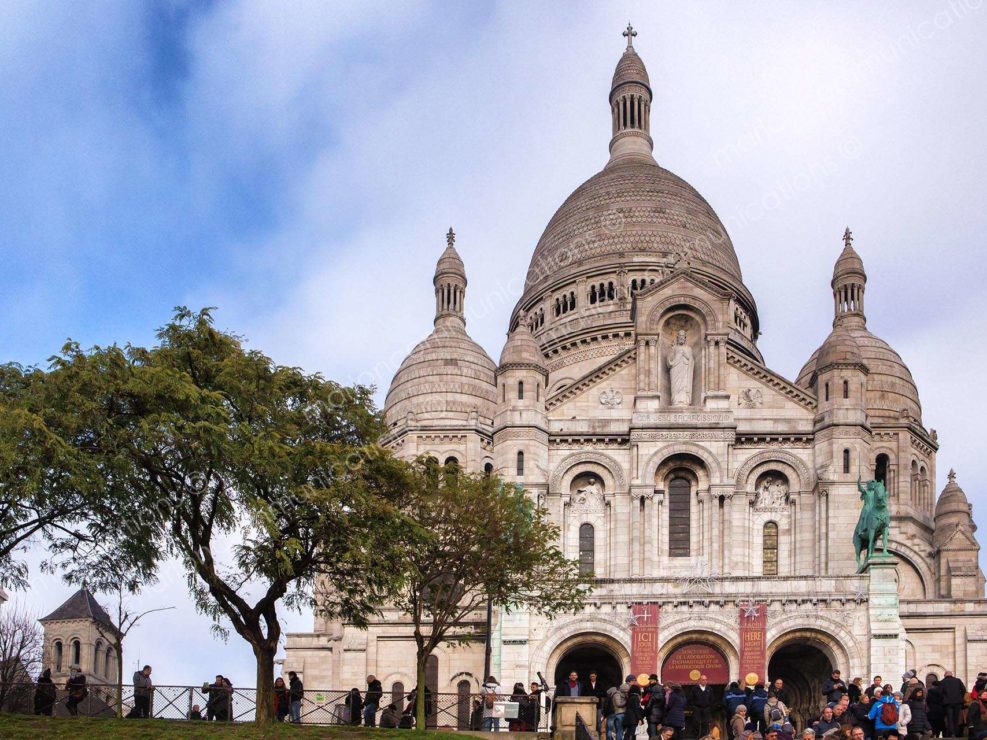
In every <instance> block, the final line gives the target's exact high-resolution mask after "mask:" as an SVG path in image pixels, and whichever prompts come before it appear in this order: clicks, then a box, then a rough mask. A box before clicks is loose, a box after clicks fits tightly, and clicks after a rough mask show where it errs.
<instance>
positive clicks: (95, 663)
mask: <svg viewBox="0 0 987 740" xmlns="http://www.w3.org/2000/svg"><path fill="white" fill-rule="evenodd" d="M102 650H103V641H102V640H96V648H95V649H94V650H93V673H99V668H100V666H99V654H100V652H101V651H102Z"/></svg>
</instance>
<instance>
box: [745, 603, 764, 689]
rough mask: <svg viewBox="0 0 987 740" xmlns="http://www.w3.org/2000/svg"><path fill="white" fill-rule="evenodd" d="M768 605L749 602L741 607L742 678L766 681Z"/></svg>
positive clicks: (750, 682)
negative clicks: (752, 675) (752, 676)
mask: <svg viewBox="0 0 987 740" xmlns="http://www.w3.org/2000/svg"><path fill="white" fill-rule="evenodd" d="M767 635H768V605H767V604H757V603H754V602H748V603H746V604H743V605H742V606H741V607H740V678H741V679H743V680H744V681H747V677H748V676H749V675H750V674H754V675H755V676H757V679H756V680H755V681H747V683H748V684H753V683H756V682H757V681H765V673H766V672H767V671H766V669H767V662H768V639H767Z"/></svg>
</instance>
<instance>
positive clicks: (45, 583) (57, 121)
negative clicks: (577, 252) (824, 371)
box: [0, 0, 987, 685]
mask: <svg viewBox="0 0 987 740" xmlns="http://www.w3.org/2000/svg"><path fill="white" fill-rule="evenodd" d="M983 5H984V3H983V2H982V0H948V1H944V2H935V1H930V2H911V3H909V2H871V3H852V2H802V3H797V4H795V3H774V2H759V3H757V4H748V3H743V4H742V3H731V2H725V1H724V2H713V1H712V0H710V1H709V2H698V3H673V2H666V3H654V2H641V3H635V2H613V3H606V4H603V3H586V2H584V3H580V2H567V3H549V2H544V3H522V2H519V1H518V2H502V3H468V4H467V3H454V2H446V3H431V2H378V3H342V2H341V3H324V2H307V3H306V2H293V3H276V2H240V1H237V0H231V1H230V2H222V3H186V2H163V3H151V2H148V3H133V2H90V3H58V2H52V3H45V2H34V3H28V2H21V1H20V0H9V1H8V2H5V3H3V4H0V126H2V133H3V135H2V136H0V258H2V260H0V265H2V267H0V311H2V315H3V316H5V317H6V320H5V321H3V322H0V352H2V359H3V360H5V361H7V360H14V361H19V362H22V363H25V364H32V363H41V362H44V361H45V359H46V358H47V357H49V356H50V355H51V354H53V353H54V352H56V351H57V350H58V348H59V347H60V346H61V344H62V343H63V342H64V340H65V339H66V338H68V337H71V338H73V339H76V340H78V341H80V342H82V343H83V344H84V345H91V344H94V343H103V344H106V343H111V342H121V343H122V342H127V341H133V342H138V343H146V342H149V341H151V339H152V337H153V333H154V330H155V328H156V327H157V326H159V325H160V324H162V323H163V322H164V321H166V320H167V319H168V317H169V315H170V311H171V308H172V307H173V306H175V305H179V304H188V305H190V306H193V307H199V306H206V305H209V306H217V307H219V311H218V313H217V314H216V315H217V319H218V322H219V323H220V325H222V326H224V327H226V328H230V329H233V330H235V331H237V332H239V333H241V334H244V335H246V336H247V337H248V338H249V339H250V340H251V343H252V344H253V345H254V346H256V347H258V348H260V349H262V350H264V351H265V352H267V353H268V354H271V355H272V356H273V357H275V359H277V360H278V361H280V362H283V363H289V364H297V365H300V366H302V367H304V368H306V369H308V370H313V371H314V370H320V371H323V372H325V373H326V374H328V375H330V376H332V377H334V378H337V379H340V380H343V381H352V380H359V381H361V382H368V383H374V384H376V385H377V386H378V387H380V388H381V391H382V392H383V391H384V390H386V387H387V384H388V382H389V380H390V377H391V375H392V374H393V372H394V370H395V369H396V367H397V365H398V364H399V363H400V361H401V359H402V358H403V357H404V355H405V354H406V353H407V351H408V350H409V349H410V347H411V346H413V345H414V343H416V342H417V341H418V340H420V339H421V338H422V337H424V336H425V335H426V334H427V333H428V331H429V330H430V327H431V319H432V305H433V297H432V288H431V275H432V270H433V268H434V264H435V259H436V258H437V257H438V255H439V253H440V252H441V250H442V248H444V246H445V241H444V234H445V231H446V229H448V227H449V226H450V225H452V226H453V227H454V228H455V229H456V232H457V234H458V235H459V238H458V241H457V247H458V248H459V250H460V253H461V254H462V256H463V259H464V260H465V262H466V267H467V271H468V274H469V279H470V288H469V293H468V296H467V307H468V310H469V314H470V317H469V328H470V331H471V333H472V335H473V336H474V338H476V339H477V340H478V341H479V342H480V343H481V344H482V345H483V346H484V347H485V348H486V349H487V351H488V353H489V354H490V355H491V356H493V357H497V356H499V353H500V348H501V346H502V343H503V339H504V332H505V329H506V322H507V318H508V314H509V311H510V309H511V307H512V306H513V304H514V302H515V300H516V299H517V297H518V295H519V294H520V290H521V285H522V282H523V277H524V273H525V270H526V268H527V263H528V259H529V257H530V254H531V251H532V250H533V248H534V245H535V243H536V242H537V239H538V236H539V235H540V233H541V230H542V229H543V228H544V225H545V224H546V223H547V222H548V219H549V218H550V217H551V215H552V213H553V211H554V210H555V208H557V207H558V205H559V204H561V202H562V201H563V200H564V198H565V197H566V196H567V195H568V193H569V192H571V191H572V190H573V189H574V188H575V187H576V186H577V185H578V184H579V183H581V182H582V181H583V180H585V179H586V178H587V177H589V176H590V175H592V174H593V173H595V172H596V171H598V170H599V169H600V168H601V167H602V165H603V164H604V162H605V161H606V156H607V142H608V140H609V125H610V124H609V120H610V119H609V114H608V109H607V102H606V96H607V93H608V90H609V81H610V76H611V74H612V72H613V67H614V64H615V63H616V61H617V59H618V57H619V55H620V53H621V50H622V48H623V43H624V42H623V39H622V37H621V36H620V32H621V30H622V29H623V28H624V26H625V25H626V23H627V20H628V19H630V20H632V21H633V22H634V25H635V26H636V27H637V29H638V31H639V34H640V35H639V36H638V37H637V40H636V46H637V48H638V49H639V52H640V53H641V55H642V57H643V58H644V60H645V62H646V64H647V65H648V69H649V72H650V75H651V80H652V86H653V88H654V90H655V103H654V106H653V113H652V135H653V137H654V139H655V155H656V158H657V159H658V161H659V163H661V164H662V165H663V166H666V167H668V168H669V169H671V170H672V171H674V172H676V173H677V174H679V175H681V176H683V177H684V178H685V179H686V180H688V181H689V182H691V183H692V184H693V185H694V186H696V188H697V189H698V190H699V191H700V192H701V193H703V195H704V196H705V197H706V198H707V200H709V201H710V203H711V204H712V205H713V207H714V208H715V209H716V210H717V212H718V213H719V215H720V217H721V219H722V220H723V221H724V223H725V224H726V226H727V228H728V230H729V232H730V234H731V237H732V239H733V242H734V244H735V246H736V250H737V253H738V256H739V259H740V263H741V267H742V268H743V271H744V276H745V282H746V283H747V285H748V287H749V288H750V289H751V291H752V292H753V294H754V296H755V298H756V299H757V301H758V307H759V313H760V318H761V324H762V331H763V336H762V337H761V340H760V347H761V349H762V351H763V353H764V355H765V358H766V361H767V363H768V365H769V366H770V367H772V368H773V369H775V370H777V371H778V372H780V373H781V374H783V375H785V376H787V377H789V378H793V377H794V376H795V375H796V374H797V372H798V370H799V368H800V367H801V366H802V364H803V363H804V362H805V360H806V359H807V358H808V357H809V355H810V354H811V352H812V351H813V350H814V349H815V348H816V347H817V346H818V344H819V343H820V342H821V341H822V339H823V338H824V337H825V336H826V334H827V332H828V330H829V324H830V320H831V306H832V301H831V296H830V291H829V278H830V275H831V270H832V264H833V262H834V260H835V259H836V257H837V255H838V254H839V251H840V248H841V246H842V243H841V235H842V233H843V228H844V227H845V226H846V225H848V224H849V225H850V227H851V229H853V231H854V234H855V237H856V240H855V246H856V247H857V249H858V251H859V252H860V254H861V255H862V257H863V259H864V262H865V265H866V267H867V271H868V276H869V282H868V287H867V312H868V323H869V327H870V329H871V330H872V331H874V332H875V333H876V334H878V335H879V336H881V337H882V338H884V339H885V340H887V341H888V342H890V343H891V345H892V346H894V347H895V348H896V349H897V350H898V351H899V352H900V354H901V355H902V356H903V358H904V359H905V361H906V362H907V363H908V365H909V367H910V368H911V370H912V372H913V374H914V376H915V378H916V381H917V383H918V385H919V390H920V393H921V397H922V403H923V413H924V420H925V423H926V425H927V426H931V427H935V428H936V429H937V430H938V431H939V439H940V443H941V445H942V448H941V450H940V453H939V463H938V471H937V473H938V476H937V477H938V479H937V483H936V487H937V490H938V489H941V487H942V485H943V484H944V483H945V474H946V472H947V471H948V470H949V468H950V467H955V468H956V469H957V472H958V473H959V482H960V483H961V485H962V486H963V487H964V489H965V490H966V492H967V494H968V496H969V497H970V499H971V501H972V502H973V503H974V506H975V514H976V516H977V519H978V520H979V521H980V522H981V523H983V522H985V521H987V497H985V496H984V494H983V491H984V488H985V485H987V462H985V460H984V458H983V455H982V454H981V446H982V434H981V432H980V424H981V420H982V419H983V418H987V404H985V402H984V400H983V394H981V393H978V392H977V389H978V388H979V386H980V385H981V383H982V381H981V378H980V372H979V368H981V367H985V366H987V351H985V349H984V347H983V345H982V343H981V342H979V341H978V340H979V337H980V336H982V334H983V330H984V319H983V299H982V295H983V286H984V278H985V268H984V260H983V252H984V236H985V234H987V209H985V208H984V203H985V202H987V178H985V177H984V176H983V169H984V163H985V159H987V157H985V154H987V142H985V138H984V136H983V130H984V122H985V119H987V100H985V98H984V96H983V95H982V90H983V80H984V79H985V78H987V69H985V67H987V9H985V8H984V7H983ZM381 395H382V394H381ZM66 595H67V591H66V590H65V589H64V587H62V586H61V585H59V584H58V583H57V582H55V581H53V580H52V579H48V578H45V577H43V576H38V578H36V579H35V583H34V587H33V588H32V590H31V591H30V592H29V593H27V594H24V595H22V596H20V597H19V598H20V599H21V600H22V601H24V602H26V603H27V604H28V605H29V606H30V607H31V608H34V609H36V610H37V611H38V612H42V611H49V610H51V609H53V608H54V607H55V606H57V604H58V603H59V602H60V601H61V600H62V599H63V598H64V597H65V596H66ZM144 601H146V603H149V604H158V603H162V604H169V603H173V604H177V605H179V606H180V609H178V610H176V611H175V612H169V613H166V614H164V615H155V616H154V617H152V620H153V621H152V622H150V623H149V625H148V626H147V627H145V628H142V629H139V630H138V631H137V632H136V633H135V634H134V636H133V638H132V640H131V648H130V649H131V650H132V651H133V654H134V660H137V657H136V654H139V656H140V660H141V661H149V662H155V663H156V664H157V667H158V669H157V673H156V675H157V677H158V680H159V682H161V683H169V682H175V683H184V682H191V683H198V682H199V681H201V680H202V679H203V678H205V677H209V676H211V675H214V674H215V672H216V671H217V670H218V671H223V672H226V673H229V674H230V675H231V676H232V677H233V678H234V683H236V684H237V685H247V684H249V683H251V682H252V680H253V679H252V676H253V668H252V659H251V656H250V653H249V650H248V649H247V648H246V647H245V645H242V644H240V643H241V641H239V639H238V638H236V637H235V636H234V637H233V638H231V641H230V643H229V645H228V646H225V647H224V646H222V645H220V644H217V643H215V642H214V641H213V639H212V637H211V636H210V635H209V632H208V621H207V620H206V619H204V618H202V617H199V616H197V615H195V614H194V612H193V610H192V609H191V607H189V606H188V604H187V599H186V598H185V594H184V585H183V581H182V579H181V577H180V574H178V573H173V574H171V575H168V576H167V577H166V578H165V579H164V582H163V584H162V585H161V586H160V587H158V588H157V589H155V590H154V591H153V592H151V593H150V594H148V595H147V596H146V597H145V599H144ZM310 625H311V618H310V617H309V616H308V615H299V616H292V617H291V618H290V619H289V629H295V630H303V629H308V628H309V627H310ZM161 630H167V632H168V634H169V640H168V641H166V642H162V641H161V640H160V638H159V637H158V636H159V635H160V634H161Z"/></svg>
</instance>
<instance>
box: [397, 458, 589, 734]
mask: <svg viewBox="0 0 987 740" xmlns="http://www.w3.org/2000/svg"><path fill="white" fill-rule="evenodd" d="M406 476H407V483H406V484H405V490H406V493H405V501H404V511H405V513H406V514H407V516H408V518H409V519H412V520H414V521H415V522H416V524H417V528H415V529H411V528H409V529H408V530H407V531H408V532H409V533H410V536H411V537H412V539H411V540H409V541H407V542H406V543H405V544H404V546H402V547H401V548H400V554H399V557H400V560H397V561H395V562H394V563H393V565H394V567H395V568H396V569H397V570H399V571H400V573H401V577H402V583H401V588H400V591H399V595H398V597H397V598H396V599H395V601H394V605H395V606H396V607H397V608H400V609H403V610H404V611H406V612H407V613H408V614H409V615H410V617H411V619H412V622H413V624H414V634H415V646H416V652H417V660H416V663H417V665H416V669H417V681H418V686H419V687H424V686H425V666H426V663H427V661H428V658H429V656H430V655H431V654H432V652H433V651H434V650H435V649H436V647H438V646H439V645H440V644H443V643H445V644H460V643H465V642H470V641H473V640H476V639H477V634H476V633H475V631H474V629H473V628H472V627H471V625H472V624H475V622H476V621H477V619H479V618H481V617H479V614H480V613H481V611H482V610H484V609H485V608H486V606H487V604H488V603H490V604H493V605H494V606H500V607H502V608H504V609H506V610H508V611H509V610H511V609H521V608H524V609H529V610H531V611H532V612H535V613H537V614H542V615H547V616H553V615H556V614H560V613H566V612H574V611H577V610H578V609H580V608H581V607H582V606H583V604H584V602H585V598H586V596H587V595H588V592H589V589H590V587H589V585H588V583H587V582H586V581H584V580H582V579H581V578H580V576H579V569H578V564H577V563H576V562H575V561H573V560H569V559H567V558H566V557H565V556H564V555H563V554H562V551H561V550H560V549H559V544H558V543H559V529H558V527H557V526H556V525H555V524H553V523H552V522H551V521H550V520H549V519H548V518H547V516H546V515H545V512H544V510H541V509H539V508H537V506H536V505H535V503H534V502H533V501H532V500H531V498H530V497H529V496H528V495H527V494H526V493H525V491H524V489H522V488H521V487H519V486H515V485H511V484H505V483H503V482H502V481H501V480H500V479H498V478H497V477H496V476H485V475H474V474H469V473H466V472H464V471H461V470H459V469H458V467H455V466H448V467H446V468H443V469H439V468H438V466H437V465H436V463H435V462H434V461H432V460H428V459H422V460H418V461H416V462H415V463H412V464H410V465H409V467H408V469H407V473H406ZM487 639H489V636H487ZM416 699H417V703H416V705H415V717H416V725H417V726H418V727H421V728H423V727H425V692H424V690H419V691H417V692H416Z"/></svg>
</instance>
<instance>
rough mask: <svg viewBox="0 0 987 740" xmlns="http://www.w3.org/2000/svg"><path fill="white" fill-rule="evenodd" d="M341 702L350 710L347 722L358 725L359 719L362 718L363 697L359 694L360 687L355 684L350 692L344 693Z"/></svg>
mask: <svg viewBox="0 0 987 740" xmlns="http://www.w3.org/2000/svg"><path fill="white" fill-rule="evenodd" d="M343 703H344V704H346V707H347V708H348V709H349V710H350V711H349V715H350V717H349V723H350V724H351V725H359V724H360V720H361V719H362V718H363V697H362V696H360V689H358V688H357V687H356V686H354V687H353V688H352V689H350V693H348V694H347V695H346V699H344V701H343Z"/></svg>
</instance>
